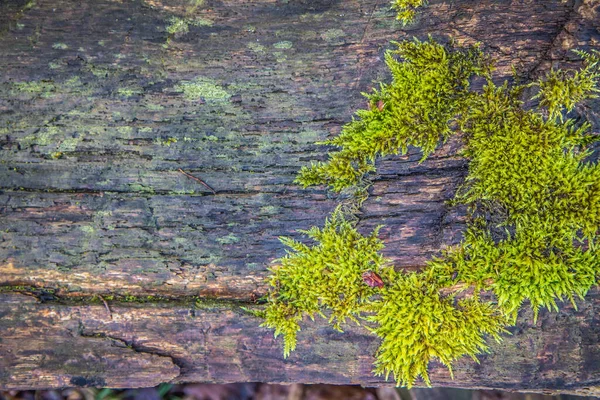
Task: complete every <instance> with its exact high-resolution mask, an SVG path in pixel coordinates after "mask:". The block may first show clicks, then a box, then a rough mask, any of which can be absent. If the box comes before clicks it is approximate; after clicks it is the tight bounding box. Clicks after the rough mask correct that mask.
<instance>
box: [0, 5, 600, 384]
mask: <svg viewBox="0 0 600 400" xmlns="http://www.w3.org/2000/svg"><path fill="white" fill-rule="evenodd" d="M0 14H1V15H0V154H1V156H0V159H1V160H2V162H1V163H0V190H1V192H0V227H1V229H2V232H1V233H0V235H1V236H0V237H1V238H2V240H1V241H0V285H2V293H0V316H1V317H2V319H1V320H0V387H1V388H48V387H63V386H108V387H134V386H152V385H155V384H158V383H160V382H166V381H169V382H191V381H194V382H236V381H237V382H239V381H262V382H307V383H308V382H326V383H355V384H362V385H380V384H386V383H387V384H391V383H392V382H386V381H385V380H384V379H383V378H380V377H374V376H373V375H372V373H371V370H372V362H373V355H374V353H375V351H376V349H377V346H378V342H377V339H376V338H374V337H373V336H371V335H369V334H368V333H367V332H366V330H364V329H362V328H360V327H355V326H348V327H347V330H346V332H345V333H343V334H342V333H339V332H337V331H334V330H332V329H330V328H329V327H327V325H326V323H325V321H316V322H309V321H307V322H306V325H305V327H304V328H303V330H302V331H301V332H300V334H299V337H298V339H299V344H298V350H297V351H296V352H294V353H293V354H292V355H291V356H290V358H288V359H285V360H284V359H283V356H282V343H281V340H280V339H274V338H273V332H272V331H270V330H267V329H264V328H260V327H259V326H258V325H259V324H260V321H259V320H258V319H256V318H254V317H252V316H250V315H248V314H247V313H244V312H243V311H242V310H241V308H240V306H242V305H245V306H249V307H252V306H253V302H254V300H255V299H256V298H257V297H260V296H262V295H263V294H265V293H266V290H267V283H266V279H265V278H266V277H267V276H268V274H269V272H268V267H269V265H270V263H271V262H272V260H274V259H276V258H278V257H281V256H283V255H284V254H285V248H284V247H283V246H282V244H281V243H280V242H279V240H278V237H279V236H290V237H295V238H299V239H301V238H302V235H301V234H300V233H298V232H297V231H298V230H299V229H307V228H309V227H311V226H313V225H322V224H323V222H324V220H325V218H326V217H327V215H328V214H329V213H330V212H331V211H332V210H333V208H334V207H335V206H336V204H338V202H339V198H336V196H334V195H332V194H331V193H330V192H328V191H327V190H325V189H324V188H311V189H307V190H303V189H301V188H299V187H298V186H296V185H295V184H294V183H293V180H294V177H295V175H296V173H297V172H298V170H299V169H300V167H301V166H303V165H307V164H308V163H309V162H310V161H311V160H323V159H325V157H326V151H327V149H325V148H324V147H322V146H317V145H314V142H316V141H319V140H324V139H326V138H328V137H331V136H334V135H336V134H337V133H339V131H340V128H341V127H342V126H343V124H344V123H346V122H348V121H350V120H351V118H352V114H353V112H354V111H355V110H356V109H359V108H364V107H365V100H364V98H363V97H362V96H361V94H360V93H361V92H366V91H369V90H370V88H371V87H374V86H376V81H378V80H386V79H388V74H387V72H386V67H385V65H384V61H383V55H384V52H385V50H386V49H388V48H390V45H389V41H390V40H397V41H398V40H402V39H407V38H411V37H413V36H417V37H421V38H423V37H426V35H428V34H432V35H434V36H435V37H438V38H444V37H448V36H452V37H454V38H455V39H457V40H458V41H459V42H466V43H473V42H477V41H479V42H482V44H483V48H484V49H485V50H486V51H487V52H488V53H490V54H491V55H493V56H494V57H495V58H496V59H497V60H498V71H497V73H498V77H499V78H504V77H507V76H509V75H510V74H511V69H510V66H511V65H515V66H516V67H517V69H518V71H519V73H520V74H521V75H522V76H523V77H526V78H532V77H534V76H537V75H538V74H540V73H542V72H544V71H546V70H548V68H549V67H550V66H552V65H554V64H557V65H566V64H569V63H571V62H572V61H573V60H575V59H576V57H575V56H574V55H573V54H572V53H569V49H572V48H580V49H590V48H596V49H598V48H600V29H599V26H600V24H599V23H598V21H599V20H600V3H599V2H598V1H597V0H583V1H572V0H569V1H566V2H560V1H558V0H556V1H554V0H552V1H536V0H513V1H491V0H485V1H482V0H472V1H466V0H457V1H455V2H449V1H448V2H438V1H432V2H431V3H430V4H429V6H427V7H426V8H424V9H423V10H422V11H421V13H420V15H419V17H418V19H417V21H416V23H415V24H414V25H412V26H409V27H407V28H402V26H401V25H400V24H399V23H398V22H396V21H395V19H394V12H393V11H391V10H390V9H389V2H388V1H387V0H314V1H309V0H287V1H286V0H205V1H204V2H202V1H199V0H162V1H159V0H136V1H119V0H82V1H67V0H52V1H51V0H37V1H36V0H30V1H29V2H26V1H8V2H3V3H1V4H0ZM577 111H578V112H579V113H580V114H581V115H583V116H585V117H587V118H588V119H589V120H591V121H592V122H593V123H594V124H595V126H596V127H598V126H599V123H598V121H599V120H598V118H599V115H600V112H599V111H598V102H596V103H593V102H589V103H588V104H587V105H586V106H582V107H580V108H579V109H578V110H577ZM459 145H460V143H458V141H451V142H449V143H447V144H445V145H444V146H443V148H442V149H441V151H438V152H436V154H435V155H434V156H432V157H431V158H430V159H428V160H427V161H425V162H424V163H421V164H419V163H418V161H419V159H420V154H419V153H418V152H417V151H416V150H414V149H413V150H412V151H411V152H410V153H409V154H408V155H407V156H403V157H388V158H386V159H384V160H382V161H381V162H380V163H379V166H378V173H377V175H375V176H373V186H372V188H371V189H370V194H371V195H370V197H369V199H368V200H367V201H366V203H365V204H364V206H363V208H362V210H361V211H362V212H361V215H360V222H359V228H360V229H361V230H363V231H364V232H369V231H370V230H371V229H372V228H373V227H375V226H376V225H380V224H383V225H385V226H384V228H383V229H382V230H381V238H382V239H383V240H384V242H385V244H386V249H385V251H384V252H385V255H386V256H387V257H389V258H391V259H392V260H393V261H394V263H395V266H396V267H397V268H407V269H417V268H419V267H421V266H423V265H424V263H425V262H426V260H428V259H429V258H431V257H432V256H433V255H435V254H437V253H438V252H439V250H440V249H441V248H443V247H444V246H447V245H450V244H454V243H457V242H458V241H460V239H461V232H462V229H463V224H464V210H461V209H453V208H451V207H449V206H448V205H447V204H446V201H447V200H449V199H451V198H452V197H453V195H454V191H455V190H456V188H457V186H458V185H459V184H460V183H461V182H462V180H463V178H464V176H465V174H466V165H467V164H466V161H465V160H464V159H462V158H460V157H459V156H457V155H456V149H457V148H458V146H459ZM301 240H304V239H301ZM197 297H199V298H200V300H198V302H196V298H197ZM141 300H144V301H143V302H142V301H141ZM599 308H600V296H599V292H598V291H597V290H593V291H592V292H591V293H590V294H589V295H588V297H587V298H586V301H585V302H582V303H580V304H579V309H578V310H574V309H573V308H572V307H571V306H569V305H564V306H563V307H562V309H561V311H560V312H559V313H542V314H541V315H540V318H539V320H538V321H537V324H533V322H532V321H533V318H532V316H531V315H530V314H531V313H530V312H529V311H524V312H523V316H522V317H520V319H519V323H518V325H517V326H516V327H514V328H512V333H513V334H512V335H511V336H507V337H506V338H505V339H504V341H503V342H502V343H499V344H498V343H492V344H491V353H490V354H488V355H484V356H482V357H481V363H480V364H477V363H475V362H473V361H471V360H467V359H463V360H461V361H459V362H458V363H457V364H456V366H455V372H454V380H452V379H451V378H450V376H449V373H448V372H447V370H446V369H445V368H444V367H443V366H440V365H437V364H435V363H432V364H431V371H432V372H431V377H432V381H433V382H434V385H436V386H441V385H445V386H457V387H487V388H504V389H511V390H528V391H550V392H573V393H578V394H586V395H588V394H596V395H600V386H598V385H600V384H599V382H600V341H599V335H600V329H599V328H598V326H600V325H599V322H600V320H599V318H600V317H598V314H599V312H598V310H599Z"/></svg>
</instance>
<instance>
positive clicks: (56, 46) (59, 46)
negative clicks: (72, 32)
mask: <svg viewBox="0 0 600 400" xmlns="http://www.w3.org/2000/svg"><path fill="white" fill-rule="evenodd" d="M52 48H53V49H57V50H66V49H68V48H69V46H68V45H66V44H65V43H54V44H53V45H52Z"/></svg>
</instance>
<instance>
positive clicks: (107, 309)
mask: <svg viewBox="0 0 600 400" xmlns="http://www.w3.org/2000/svg"><path fill="white" fill-rule="evenodd" d="M98 297H99V298H100V300H102V302H103V303H104V307H105V308H106V311H108V315H110V319H113V316H112V311H110V307H108V303H107V302H106V300H104V297H102V296H100V295H98Z"/></svg>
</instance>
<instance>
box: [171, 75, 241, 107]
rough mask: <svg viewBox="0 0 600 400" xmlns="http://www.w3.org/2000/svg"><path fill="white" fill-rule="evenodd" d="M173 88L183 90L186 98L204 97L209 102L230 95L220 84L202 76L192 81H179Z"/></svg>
mask: <svg viewBox="0 0 600 400" xmlns="http://www.w3.org/2000/svg"><path fill="white" fill-rule="evenodd" d="M175 90H176V91H178V92H183V96H184V97H185V98H186V99H187V100H198V99H204V100H206V101H209V102H221V101H227V100H229V98H230V97H231V95H230V94H229V93H228V92H227V91H226V90H225V89H223V87H222V86H221V85H219V84H217V83H216V82H215V81H213V80H212V79H209V78H204V77H198V78H196V79H194V80H193V81H181V82H180V83H179V84H177V85H176V86H175Z"/></svg>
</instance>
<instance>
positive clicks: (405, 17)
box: [392, 0, 427, 26]
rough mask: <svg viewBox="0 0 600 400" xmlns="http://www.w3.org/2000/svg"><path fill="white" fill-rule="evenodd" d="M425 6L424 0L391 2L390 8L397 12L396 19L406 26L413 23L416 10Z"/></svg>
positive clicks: (396, 0) (394, 0)
mask: <svg viewBox="0 0 600 400" xmlns="http://www.w3.org/2000/svg"><path fill="white" fill-rule="evenodd" d="M426 4H427V1H426V0H393V1H392V8H393V9H395V10H396V11H397V12H398V14H397V15H396V19H397V20H398V21H400V22H401V23H402V25H404V26H406V25H408V24H410V23H412V22H413V21H414V19H415V14H416V10H417V9H418V8H420V7H423V6H424V5H426Z"/></svg>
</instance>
